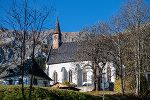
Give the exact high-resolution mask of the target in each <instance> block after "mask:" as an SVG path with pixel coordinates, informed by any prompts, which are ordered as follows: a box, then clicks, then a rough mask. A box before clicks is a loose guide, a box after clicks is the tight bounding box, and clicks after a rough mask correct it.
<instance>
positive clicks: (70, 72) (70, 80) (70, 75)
mask: <svg viewBox="0 0 150 100" xmlns="http://www.w3.org/2000/svg"><path fill="white" fill-rule="evenodd" d="M69 82H72V71H71V70H69Z"/></svg>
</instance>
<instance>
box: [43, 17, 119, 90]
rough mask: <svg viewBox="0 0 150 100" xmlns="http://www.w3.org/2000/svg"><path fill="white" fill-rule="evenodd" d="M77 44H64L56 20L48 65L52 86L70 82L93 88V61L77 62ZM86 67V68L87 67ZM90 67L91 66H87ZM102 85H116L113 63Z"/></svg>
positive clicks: (109, 63)
mask: <svg viewBox="0 0 150 100" xmlns="http://www.w3.org/2000/svg"><path fill="white" fill-rule="evenodd" d="M76 51H77V42H62V34H61V31H60V26H59V21H58V19H57V20H56V23H55V28H54V32H53V34H52V49H51V50H50V52H49V56H48V62H47V64H46V73H47V74H48V75H49V77H50V78H51V79H52V80H53V81H51V82H50V85H53V84H55V83H57V82H59V83H63V82H64V81H68V82H70V83H72V84H76V85H77V86H78V87H81V86H87V85H88V86H93V73H92V69H91V68H90V65H91V61H87V60H85V61H84V60H83V61H80V62H79V61H76V60H75V59H74V56H75V55H76ZM85 65H86V66H85ZM87 65H89V66H87ZM103 72H104V73H105V74H104V75H103V77H102V83H114V82H115V78H116V69H115V67H114V64H113V63H112V62H107V63H106V65H105V68H104V70H103Z"/></svg>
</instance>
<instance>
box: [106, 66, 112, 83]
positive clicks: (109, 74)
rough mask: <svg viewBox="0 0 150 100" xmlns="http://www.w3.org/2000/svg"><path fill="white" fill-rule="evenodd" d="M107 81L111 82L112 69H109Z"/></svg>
mask: <svg viewBox="0 0 150 100" xmlns="http://www.w3.org/2000/svg"><path fill="white" fill-rule="evenodd" d="M107 81H108V82H111V68H110V67H107Z"/></svg>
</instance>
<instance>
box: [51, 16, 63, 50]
mask: <svg viewBox="0 0 150 100" xmlns="http://www.w3.org/2000/svg"><path fill="white" fill-rule="evenodd" d="M52 39H53V49H58V48H59V46H60V45H61V32H60V26H59V21H58V17H57V18H56V22H55V27H54V33H53V36H52Z"/></svg>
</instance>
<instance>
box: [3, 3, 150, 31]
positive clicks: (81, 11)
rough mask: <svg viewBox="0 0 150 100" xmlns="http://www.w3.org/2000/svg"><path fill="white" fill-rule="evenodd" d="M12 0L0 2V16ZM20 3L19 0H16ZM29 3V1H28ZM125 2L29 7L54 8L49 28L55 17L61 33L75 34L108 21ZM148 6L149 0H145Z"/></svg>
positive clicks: (51, 4) (40, 4)
mask: <svg viewBox="0 0 150 100" xmlns="http://www.w3.org/2000/svg"><path fill="white" fill-rule="evenodd" d="M11 1H13V0H0V16H1V18H3V17H4V16H5V13H6V10H7V9H8V8H9V7H10V6H11ZM16 1H20V0H16ZM29 1H31V0H29ZM125 1H126V0H32V2H31V3H30V5H32V6H35V7H36V8H40V9H41V8H42V7H43V8H47V9H49V8H50V7H51V6H53V7H54V8H55V10H56V11H55V13H54V14H52V17H49V22H48V23H49V24H48V25H49V26H48V27H49V28H53V27H54V23H55V19H56V16H58V19H59V22H60V28H61V31H63V32H77V31H80V30H81V29H82V28H84V27H86V26H90V25H93V24H96V23H97V22H99V21H102V22H103V21H109V20H110V18H111V16H113V15H115V14H116V13H117V12H118V11H119V9H120V7H121V6H122V5H123V3H124V2H125ZM145 1H146V2H147V3H148V4H149V5H150V0H145Z"/></svg>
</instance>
